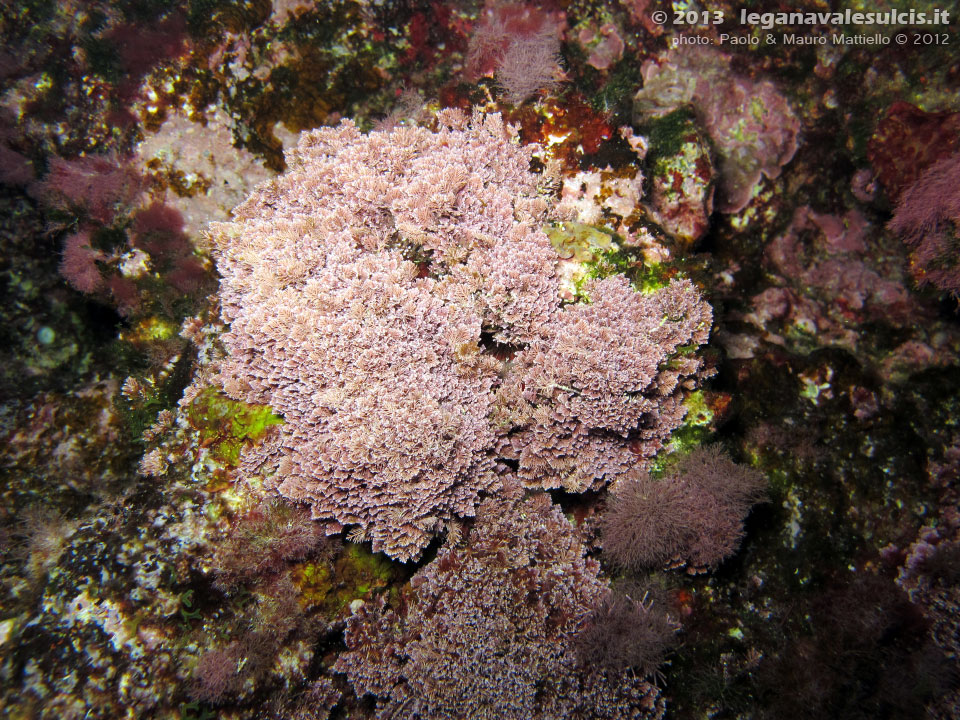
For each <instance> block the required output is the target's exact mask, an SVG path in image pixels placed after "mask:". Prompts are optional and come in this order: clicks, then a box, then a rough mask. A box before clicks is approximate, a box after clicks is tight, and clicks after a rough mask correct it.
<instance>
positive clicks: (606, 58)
mask: <svg viewBox="0 0 960 720" xmlns="http://www.w3.org/2000/svg"><path fill="white" fill-rule="evenodd" d="M577 39H578V40H579V41H580V44H581V45H583V46H584V47H585V48H587V49H589V50H590V55H589V57H587V65H590V66H592V67H595V68H596V69H597V70H607V69H608V68H610V67H611V66H612V65H613V64H615V63H616V62H617V61H618V60H620V58H622V57H623V50H624V47H625V45H624V42H623V38H621V37H620V33H619V32H618V31H617V26H616V25H614V24H613V23H605V24H603V25H601V26H600V29H599V30H595V29H594V28H593V27H585V28H583V29H582V30H581V31H580V32H579V34H578V35H577Z"/></svg>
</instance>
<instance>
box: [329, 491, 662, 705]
mask: <svg viewBox="0 0 960 720" xmlns="http://www.w3.org/2000/svg"><path fill="white" fill-rule="evenodd" d="M598 570H599V567H598V565H597V563H596V561H594V560H590V559H586V558H584V551H583V546H582V545H581V543H580V541H579V540H578V538H577V533H576V530H575V529H574V528H573V527H572V526H571V525H570V523H569V522H568V521H567V520H566V519H565V518H564V517H563V514H562V513H561V511H560V510H559V508H557V507H556V506H554V505H552V504H551V503H550V500H549V497H548V496H546V495H545V494H540V495H536V496H534V497H531V498H529V499H528V500H526V501H523V502H503V501H499V500H493V499H491V500H487V501H485V502H484V503H483V504H482V505H481V506H480V508H479V509H478V511H477V521H476V524H475V526H474V528H473V529H472V531H471V533H470V537H469V539H468V542H467V544H466V546H465V547H463V548H457V547H447V548H445V549H443V550H442V551H441V553H440V555H439V556H438V557H437V558H436V560H434V561H433V562H432V563H430V564H429V565H428V566H427V567H426V568H424V569H423V570H421V571H420V572H419V573H418V574H417V575H415V576H414V578H413V579H412V580H411V587H412V593H411V596H410V598H409V600H408V601H407V602H405V603H403V604H402V605H401V606H400V607H399V608H397V609H392V608H386V607H385V604H384V602H383V600H382V599H381V600H380V601H379V602H378V603H377V604H372V605H366V606H364V607H362V608H361V609H360V610H359V612H357V613H356V614H354V615H353V616H352V617H351V618H350V620H349V621H348V624H347V631H346V643H347V651H346V652H345V653H342V654H341V655H340V657H339V658H338V660H337V663H336V665H335V669H336V670H338V671H339V672H343V673H346V674H347V677H348V678H349V680H350V682H351V683H352V684H353V686H354V689H355V690H356V692H357V694H358V695H372V696H374V697H375V698H376V700H377V709H376V717H377V718H394V717H405V718H422V719H423V720H430V719H434V718H436V719H439V718H474V719H475V720H481V719H487V718H489V719H497V720H521V719H522V720H537V719H543V720H547V719H550V720H554V719H556V718H595V719H600V718H611V719H612V718H634V719H637V720H640V719H641V718H644V719H649V718H658V717H662V715H663V710H664V703H663V700H662V699H661V698H659V692H658V690H657V689H656V687H655V686H654V685H652V684H651V683H649V682H647V681H645V680H644V679H643V678H642V675H641V676H639V677H638V676H637V674H635V673H634V672H633V671H632V670H631V669H629V668H626V669H624V668H620V669H608V668H601V667H598V666H596V665H584V664H583V663H582V662H581V660H580V658H579V656H578V654H577V652H576V650H575V645H576V637H577V633H578V632H579V631H580V630H581V629H582V627H583V624H584V621H585V619H586V618H587V617H588V616H590V615H591V613H592V612H593V611H594V609H595V608H598V607H599V606H601V605H602V604H603V603H604V602H605V601H606V599H607V597H608V596H609V593H610V591H609V589H608V588H607V586H606V583H605V582H603V581H601V580H600V578H599V577H598V575H597V574H598ZM660 652H661V649H660V648H659V647H658V648H656V649H655V653H654V654H655V655H656V654H657V653H660ZM634 660H636V662H637V663H638V664H639V665H640V666H642V665H643V664H644V663H645V660H646V659H645V658H634Z"/></svg>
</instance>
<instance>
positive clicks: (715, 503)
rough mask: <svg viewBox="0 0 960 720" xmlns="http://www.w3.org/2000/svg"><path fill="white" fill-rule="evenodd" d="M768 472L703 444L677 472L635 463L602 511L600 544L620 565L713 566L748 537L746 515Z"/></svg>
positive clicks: (761, 493) (762, 490) (757, 498)
mask: <svg viewBox="0 0 960 720" xmlns="http://www.w3.org/2000/svg"><path fill="white" fill-rule="evenodd" d="M765 488H766V478H764V476H763V475H762V474H761V473H760V472H758V471H757V470H754V469H753V468H750V467H746V466H743V465H737V464H736V463H734V462H733V461H732V460H731V459H730V458H729V457H727V455H726V454H725V453H724V452H723V451H722V450H720V449H719V448H718V447H716V446H714V447H702V448H698V449H696V450H694V451H693V452H692V453H690V455H688V456H687V457H685V458H684V459H683V460H682V461H681V462H680V464H679V466H678V467H677V469H676V470H675V471H674V472H671V473H669V474H667V475H666V476H664V477H662V478H653V477H651V476H650V474H649V473H647V472H645V471H642V470H639V469H637V470H634V471H633V472H632V473H631V474H630V475H628V476H627V477H626V478H624V479H623V480H621V481H620V483H619V484H618V485H617V487H615V488H614V489H613V493H612V494H611V496H610V499H609V500H608V501H607V502H608V508H607V512H606V514H605V516H604V518H603V549H604V552H605V553H606V554H607V556H608V557H609V559H610V560H611V561H612V562H613V563H614V565H617V566H619V567H622V568H627V569H633V570H637V569H640V568H645V567H663V566H670V565H683V564H687V565H689V566H690V567H691V568H692V569H702V568H710V567H715V566H716V565H718V564H719V563H720V561H722V560H723V559H724V558H726V557H729V556H730V555H732V554H733V553H734V552H735V551H736V549H737V546H738V545H739V544H740V539H741V537H743V519H744V517H745V516H746V515H747V513H748V512H749V511H750V507H751V506H752V505H753V504H754V503H756V502H759V501H760V500H762V499H763V497H764V494H765Z"/></svg>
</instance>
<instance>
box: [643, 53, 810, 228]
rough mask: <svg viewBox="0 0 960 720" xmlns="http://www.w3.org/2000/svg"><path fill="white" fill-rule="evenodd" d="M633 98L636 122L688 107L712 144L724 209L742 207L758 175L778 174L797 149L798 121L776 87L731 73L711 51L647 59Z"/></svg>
mask: <svg viewBox="0 0 960 720" xmlns="http://www.w3.org/2000/svg"><path fill="white" fill-rule="evenodd" d="M634 101H635V107H636V112H637V115H638V120H639V121H640V122H641V123H642V122H643V121H644V120H646V119H649V118H655V117H662V116H664V115H666V114H668V113H670V112H673V111H674V110H676V109H678V108H680V107H682V106H684V105H687V104H689V105H692V106H693V108H694V110H695V111H696V114H697V119H698V120H699V121H700V122H701V123H702V124H703V127H704V128H705V129H706V131H707V133H708V134H709V135H710V137H711V139H712V140H713V142H714V143H715V145H716V149H717V154H718V156H719V165H720V173H721V176H722V183H721V187H722V189H723V194H722V197H721V198H720V199H721V203H720V210H722V211H723V212H727V213H737V212H740V211H741V210H743V208H745V207H746V206H747V204H748V203H749V202H750V199H751V197H752V196H753V192H754V188H755V187H756V185H757V184H758V183H759V182H760V179H761V176H766V177H768V178H770V179H774V178H777V177H778V176H779V175H780V168H782V167H783V166H784V165H786V164H787V163H788V162H790V160H791V159H793V155H794V153H795V152H796V150H797V136H798V133H799V132H800V121H799V119H798V118H797V116H796V113H794V111H793V109H792V108H791V107H790V104H789V103H788V102H787V100H786V99H785V98H784V97H783V95H781V94H780V92H779V90H777V87H776V86H775V85H774V84H773V83H772V82H770V81H767V80H762V81H759V82H758V81H754V80H751V79H749V78H744V77H741V76H739V75H736V74H735V73H734V72H733V71H732V69H731V58H730V57H729V56H728V55H725V54H723V53H721V52H718V51H716V50H711V49H709V48H706V47H701V46H690V45H684V46H681V47H680V48H679V49H676V50H671V51H670V52H669V53H668V54H667V56H666V57H665V58H664V59H663V60H662V61H661V62H660V63H659V64H658V63H655V62H653V61H650V62H647V63H646V64H645V65H644V67H643V88H642V89H641V90H640V91H639V92H638V93H637V95H636V97H635V98H634Z"/></svg>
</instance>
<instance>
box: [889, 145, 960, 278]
mask: <svg viewBox="0 0 960 720" xmlns="http://www.w3.org/2000/svg"><path fill="white" fill-rule="evenodd" d="M890 229H891V230H893V231H894V232H896V233H897V234H899V235H900V236H901V237H902V238H903V241H904V242H905V243H906V244H907V245H909V246H910V247H911V248H913V252H912V254H911V257H910V262H911V267H912V270H913V273H914V276H915V277H916V279H917V282H918V283H920V284H921V285H927V284H929V285H933V286H935V287H937V288H939V289H940V290H943V291H945V292H950V293H954V294H960V153H957V154H955V155H951V156H950V157H948V158H944V159H943V160H940V161H939V162H937V163H935V164H934V165H932V166H931V167H930V168H928V169H927V170H926V171H925V172H924V173H923V174H922V175H921V176H920V178H919V179H918V180H917V181H916V182H915V183H914V184H913V185H911V186H910V187H909V188H907V189H906V190H905V191H904V192H903V194H902V195H901V196H900V202H899V203H897V211H896V214H895V215H894V216H893V220H891V221H890Z"/></svg>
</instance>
